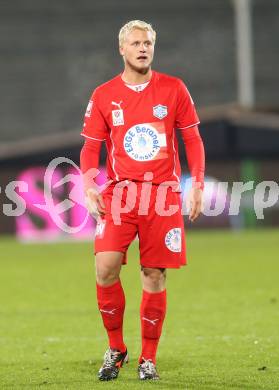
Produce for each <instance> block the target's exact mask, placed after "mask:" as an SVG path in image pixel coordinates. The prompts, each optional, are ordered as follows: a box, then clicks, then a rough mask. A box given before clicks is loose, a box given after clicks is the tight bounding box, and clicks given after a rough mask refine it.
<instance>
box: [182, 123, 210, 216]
mask: <svg viewBox="0 0 279 390" xmlns="http://www.w3.org/2000/svg"><path fill="white" fill-rule="evenodd" d="M181 136H182V139H183V142H184V145H185V151H186V156H187V161H188V166H189V170H190V173H191V176H192V188H191V191H190V196H189V199H188V205H189V208H190V214H189V219H190V221H192V222H193V221H194V220H195V219H197V217H198V216H199V215H200V213H201V211H202V200H203V199H202V198H203V188H204V170H205V153H204V146H203V141H202V138H201V136H200V133H199V129H198V126H192V127H189V128H187V129H181Z"/></svg>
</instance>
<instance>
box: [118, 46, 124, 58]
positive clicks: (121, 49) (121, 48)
mask: <svg viewBox="0 0 279 390" xmlns="http://www.w3.org/2000/svg"><path fill="white" fill-rule="evenodd" d="M119 53H120V55H121V56H124V51H123V47H122V46H119Z"/></svg>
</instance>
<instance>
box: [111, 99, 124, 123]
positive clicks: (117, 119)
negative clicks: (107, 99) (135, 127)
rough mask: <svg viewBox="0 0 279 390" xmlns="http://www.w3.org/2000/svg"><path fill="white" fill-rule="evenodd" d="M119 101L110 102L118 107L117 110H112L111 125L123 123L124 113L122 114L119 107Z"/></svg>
mask: <svg viewBox="0 0 279 390" xmlns="http://www.w3.org/2000/svg"><path fill="white" fill-rule="evenodd" d="M121 103H122V101H121V102H119V103H116V102H111V104H112V105H113V106H116V107H118V109H117V110H112V112H111V114H112V123H113V126H123V125H124V115H123V110H122V109H121Z"/></svg>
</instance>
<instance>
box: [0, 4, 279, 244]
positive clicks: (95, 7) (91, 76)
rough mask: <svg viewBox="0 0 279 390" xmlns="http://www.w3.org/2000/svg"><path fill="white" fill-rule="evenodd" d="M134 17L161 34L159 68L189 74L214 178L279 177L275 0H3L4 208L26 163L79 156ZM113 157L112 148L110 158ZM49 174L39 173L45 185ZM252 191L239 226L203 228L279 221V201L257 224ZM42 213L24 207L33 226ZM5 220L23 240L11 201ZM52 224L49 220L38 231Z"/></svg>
mask: <svg viewBox="0 0 279 390" xmlns="http://www.w3.org/2000/svg"><path fill="white" fill-rule="evenodd" d="M132 19H142V20H145V21H147V22H150V23H151V24H152V25H153V27H154V29H155V30H156V31H157V42H156V51H155V61H154V65H153V68H154V69H156V70H158V71H160V72H164V73H169V74H172V75H175V76H178V77H180V78H182V79H183V80H184V81H185V83H186V84H187V86H188V88H189V90H190V92H191V94H192V96H193V99H194V101H195V103H196V106H197V109H198V112H199V115H200V119H201V126H200V130H201V134H202V136H203V139H204V143H205V148H206V155H207V172H206V173H207V177H208V180H210V178H211V179H214V180H215V181H216V183H218V182H220V181H229V182H230V184H231V183H232V181H234V180H235V181H248V180H253V181H255V183H258V182H260V181H262V180H272V181H276V182H278V171H279V153H278V152H279V116H278V112H279V93H278V89H279V72H278V65H279V50H278V37H279V3H278V1H276V0H231V1H229V0H211V1H207V0H173V1H172V2H171V4H170V3H169V2H162V1H158V0H153V1H152V2H151V1H146V0H144V1H141V2H136V1H131V0H129V1H128V0H122V1H113V0H105V1H102V2H98V1H92V0H91V1H89V0H80V1H78V2H76V1H72V0H68V1H65V0H60V1H53V0H50V1H47V2H46V1H40V0H36V1H35V0H25V1H24V2H22V1H19V0H16V1H13V2H9V1H2V3H1V12H0V31H1V34H0V50H1V65H0V66H1V68H0V81H1V104H0V121H1V122H0V134H1V135H0V142H1V145H0V179H1V194H0V196H1V206H2V204H3V203H7V197H6V195H5V189H6V187H7V184H8V183H9V182H10V181H11V180H17V179H18V178H19V177H21V175H22V173H23V172H25V173H26V172H28V169H29V173H30V175H31V176H32V172H34V171H30V169H31V168H38V167H40V168H44V167H46V166H47V165H48V163H49V162H50V161H51V160H52V159H53V158H54V157H58V156H65V157H68V158H71V159H72V160H73V161H74V162H76V163H78V161H79V151H80V148H81V145H82V142H83V140H82V139H81V137H80V135H79V133H80V129H81V126H82V123H83V115H84V111H85V108H86V105H87V101H88V98H89V96H90V94H91V92H92V90H93V89H94V88H95V87H96V86H97V85H98V84H100V83H103V82H105V81H107V80H108V79H110V78H113V77H114V76H115V75H116V74H117V73H119V72H121V70H122V58H121V57H120V56H119V55H118V32H119V29H120V28H121V26H122V25H123V24H124V23H126V22H127V21H129V20H132ZM180 146H181V145H180ZM181 153H182V161H183V166H184V167H185V169H184V173H185V175H186V174H187V167H186V162H185V156H184V153H183V148H181ZM104 159H105V154H104V150H103V153H102V158H101V164H102V165H103V164H104ZM41 172H43V171H41ZM42 180H43V175H42V177H41V179H40V175H39V174H38V172H37V176H36V177H34V186H35V187H37V189H38V191H39V189H40V188H41V186H40V184H41V183H40V181H42ZM59 196H61V194H59ZM252 197H253V192H251V193H250V198H249V196H248V197H247V199H246V202H244V203H245V204H243V207H242V215H241V217H240V218H239V219H238V221H237V222H235V220H234V221H232V220H231V218H229V217H228V215H227V213H226V210H225V211H224V213H223V214H222V215H221V216H220V217H218V218H217V217H206V216H204V217H202V218H201V219H200V221H199V222H198V224H197V227H214V226H216V227H233V228H236V227H237V228H243V227H249V226H254V227H255V226H258V225H259V224H260V225H273V226H276V225H278V224H279V215H278V214H279V212H278V202H277V203H276V204H275V205H274V206H273V207H272V208H269V209H268V210H266V217H265V219H264V220H261V221H259V220H257V218H256V216H255V213H254V211H253V204H252V203H253V202H252ZM27 203H28V202H27ZM34 214H36V211H34V209H32V210H31V209H30V210H28V204H27V211H26V213H25V217H26V218H29V220H30V221H31V222H30V223H32V224H33V225H34V226H35V225H36V223H38V221H37V222H36V218H34ZM37 217H38V218H37V219H39V220H40V218H41V217H39V216H37ZM0 226H1V227H0V232H2V233H12V234H14V233H16V231H17V232H18V235H19V237H20V232H19V231H18V230H17V222H16V218H12V217H7V216H5V215H3V214H2V207H1V215H0ZM44 226H45V223H44V221H43V220H42V221H41V223H39V224H38V229H42V230H43V229H44ZM27 236H28V235H27ZM28 237H29V238H32V232H31V233H30V234H29V236H28ZM42 237H43V236H42ZM21 238H23V239H24V236H22V237H21Z"/></svg>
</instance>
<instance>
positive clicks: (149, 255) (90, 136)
mask: <svg viewBox="0 0 279 390" xmlns="http://www.w3.org/2000/svg"><path fill="white" fill-rule="evenodd" d="M155 39H156V33H155V31H154V30H153V28H152V26H151V25H150V24H148V23H145V22H143V21H139V20H134V21H130V22H129V23H127V24H125V25H124V26H123V27H122V28H121V30H120V33H119V51H120V54H121V56H122V57H123V60H124V71H123V72H122V73H121V74H119V75H117V76H116V77H115V78H113V79H112V80H110V81H108V82H106V83H105V84H102V85H100V86H99V87H97V88H96V89H95V91H94V92H93V94H92V97H91V99H90V101H89V104H88V107H87V110H86V114H85V122H84V127H83V131H82V135H83V136H84V137H85V143H84V146H83V148H82V150H81V170H82V172H83V174H84V177H85V180H84V182H85V192H86V198H87V203H88V207H89V209H90V210H91V211H92V210H93V212H94V213H95V214H97V218H98V223H97V226H96V235H95V263H96V287H97V300H98V306H99V310H100V313H101V316H102V320H103V324H104V327H105V329H106V331H107V335H108V341H109V348H108V350H107V351H106V352H105V355H104V362H103V365H102V367H101V368H100V370H99V373H98V376H99V379H100V380H111V379H115V378H117V376H118V374H119V369H120V367H122V365H123V363H125V362H127V361H128V353H127V346H126V344H125V341H124V337H123V332H122V324H123V315H124V309H125V295H124V291H123V288H122V286H121V281H120V278H119V275H120V270H121V266H122V264H124V263H125V262H126V252H127V249H128V247H129V245H130V243H131V242H132V241H133V239H134V238H135V237H136V235H138V238H139V249H140V265H141V272H140V273H141V281H142V287H143V291H142V301H141V306H140V320H141V338H142V350H141V354H140V356H139V365H138V375H139V379H141V380H145V379H153V380H155V379H158V378H159V375H158V372H157V368H156V351H157V347H158V343H159V339H160V335H161V332H162V326H163V322H164V318H165V314H166V269H167V268H180V267H181V266H182V265H185V264H186V255H185V237H184V224H183V216H182V212H181V208H182V204H181V197H180V195H181V190H180V187H179V176H180V173H181V168H180V162H179V156H178V143H177V139H176V135H175V129H179V132H180V134H181V137H182V139H183V141H184V144H185V148H186V154H187V160H188V165H189V169H190V173H191V176H192V179H193V181H192V182H193V185H192V189H191V192H190V212H189V219H190V220H191V221H194V220H195V219H196V218H197V217H198V215H199V214H200V212H201V205H202V191H203V180H204V148H203V143H202V140H201V137H200V135H199V130H198V127H197V126H198V124H199V118H198V116H197V113H196V111H195V107H194V103H193V100H192V98H191V96H190V94H189V92H188V90H187V88H186V86H185V84H184V83H183V82H182V81H181V80H180V79H178V78H176V77H172V76H169V75H166V74H163V73H159V72H156V71H154V70H152V69H151V63H152V60H153V54H154V45H155ZM103 141H105V142H106V148H107V175H108V178H109V180H110V182H109V184H108V185H107V186H106V188H105V189H104V191H103V192H102V193H99V192H98V190H97V187H96V185H94V183H93V180H91V179H92V178H91V176H90V174H89V173H90V171H92V169H93V168H95V169H96V168H98V164H99V154H100V148H101V143H102V142H103ZM93 176H94V175H93Z"/></svg>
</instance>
